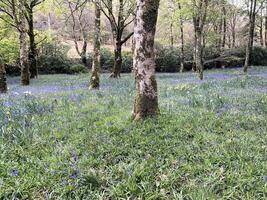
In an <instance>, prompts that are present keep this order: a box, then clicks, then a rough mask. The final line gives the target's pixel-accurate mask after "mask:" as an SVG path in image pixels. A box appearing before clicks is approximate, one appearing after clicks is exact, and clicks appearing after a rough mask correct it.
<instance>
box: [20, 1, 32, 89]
mask: <svg viewBox="0 0 267 200" xmlns="http://www.w3.org/2000/svg"><path fill="white" fill-rule="evenodd" d="M19 6H20V9H19V20H20V21H19V43H20V47H19V48H20V69H21V85H29V84H30V71H29V66H28V62H27V44H26V36H27V31H26V19H25V16H24V12H25V10H24V9H23V8H24V1H23V0H20V1H19Z"/></svg>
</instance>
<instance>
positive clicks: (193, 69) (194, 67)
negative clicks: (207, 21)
mask: <svg viewBox="0 0 267 200" xmlns="http://www.w3.org/2000/svg"><path fill="white" fill-rule="evenodd" d="M196 50H197V33H196V29H195V28H194V49H193V61H194V62H193V64H192V71H193V72H195V71H197V69H196V55H197V53H196Z"/></svg>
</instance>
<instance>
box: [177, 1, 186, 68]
mask: <svg viewBox="0 0 267 200" xmlns="http://www.w3.org/2000/svg"><path fill="white" fill-rule="evenodd" d="M178 9H179V10H180V11H181V4H180V2H178ZM179 21H180V42H181V63H180V73H182V72H184V59H185V54H184V22H183V19H182V16H181V14H180V19H179Z"/></svg>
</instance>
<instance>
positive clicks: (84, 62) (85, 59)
mask: <svg viewBox="0 0 267 200" xmlns="http://www.w3.org/2000/svg"><path fill="white" fill-rule="evenodd" d="M86 53H87V40H86V39H84V41H83V47H82V52H81V60H82V63H83V65H84V66H85V67H87V58H86Z"/></svg>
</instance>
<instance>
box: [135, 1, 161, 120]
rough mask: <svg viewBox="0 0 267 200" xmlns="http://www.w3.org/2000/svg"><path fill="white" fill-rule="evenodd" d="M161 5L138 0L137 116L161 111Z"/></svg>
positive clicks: (136, 42) (136, 52)
mask: <svg viewBox="0 0 267 200" xmlns="http://www.w3.org/2000/svg"><path fill="white" fill-rule="evenodd" d="M158 7H159V0H137V13H136V23H135V28H134V40H135V42H134V44H135V50H134V73H135V81H136V98H135V104H134V112H133V119H134V120H143V119H146V118H149V117H156V116H157V115H158V114H159V107H158V93H157V82H156V78H155V66H156V64H155V55H154V38H155V31H156V24H157V16H158Z"/></svg>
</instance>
